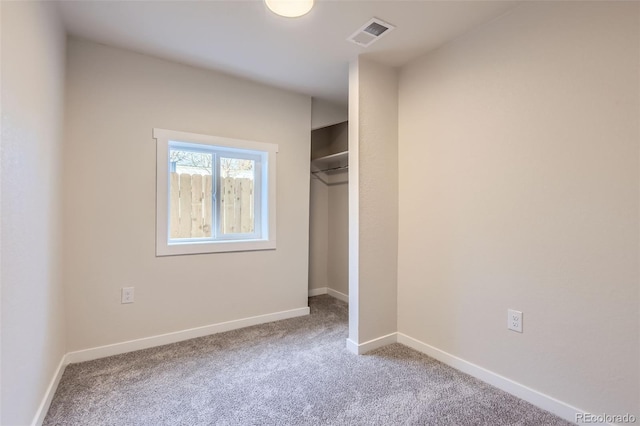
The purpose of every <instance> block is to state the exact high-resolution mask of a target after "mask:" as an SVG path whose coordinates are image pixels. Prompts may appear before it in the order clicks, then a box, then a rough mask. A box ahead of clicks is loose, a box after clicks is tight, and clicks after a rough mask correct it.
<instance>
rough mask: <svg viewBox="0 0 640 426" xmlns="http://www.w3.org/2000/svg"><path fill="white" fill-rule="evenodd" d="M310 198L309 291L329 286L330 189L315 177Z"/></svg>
mask: <svg viewBox="0 0 640 426" xmlns="http://www.w3.org/2000/svg"><path fill="white" fill-rule="evenodd" d="M309 198H310V201H309V206H310V208H309V290H313V289H317V288H326V287H327V285H328V282H327V257H328V250H329V188H328V187H327V185H325V184H324V183H323V182H322V181H321V180H320V179H318V178H316V177H315V176H314V175H311V189H310V195H309Z"/></svg>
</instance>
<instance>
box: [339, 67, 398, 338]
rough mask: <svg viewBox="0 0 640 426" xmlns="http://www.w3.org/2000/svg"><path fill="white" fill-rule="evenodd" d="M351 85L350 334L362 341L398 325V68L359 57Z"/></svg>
mask: <svg viewBox="0 0 640 426" xmlns="http://www.w3.org/2000/svg"><path fill="white" fill-rule="evenodd" d="M349 87H350V88H349V91H350V92H349V103H350V105H349V108H350V110H349V197H350V199H349V227H350V229H349V232H350V236H349V238H350V241H349V256H350V264H349V265H350V272H349V303H350V306H349V308H350V311H349V315H350V317H349V318H350V324H349V327H350V330H349V339H350V340H352V341H353V342H355V343H363V342H366V341H368V340H371V339H375V338H378V337H381V336H384V335H386V334H389V333H394V332H396V331H397V328H396V319H397V311H396V295H397V255H398V252H397V247H398V102H397V100H398V78H397V72H396V70H395V69H393V68H390V67H387V66H383V65H380V64H377V63H375V62H372V61H369V60H365V59H363V58H360V59H359V60H358V62H357V63H356V64H352V66H351V69H350V80H349ZM356 240H357V241H356ZM356 304H357V306H354V305H356Z"/></svg>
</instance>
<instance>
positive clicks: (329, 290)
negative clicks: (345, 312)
mask: <svg viewBox="0 0 640 426" xmlns="http://www.w3.org/2000/svg"><path fill="white" fill-rule="evenodd" d="M327 294H328V295H329V296H332V297H335V298H336V299H338V300H342V301H343V302H346V303H349V295H348V294H344V293H341V292H339V291H338V290H334V289H332V288H329V287H327Z"/></svg>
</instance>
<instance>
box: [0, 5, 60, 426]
mask: <svg viewBox="0 0 640 426" xmlns="http://www.w3.org/2000/svg"><path fill="white" fill-rule="evenodd" d="M51 6H52V5H51V4H45V3H39V2H2V5H1V7H2V161H1V166H2V172H1V179H2V191H1V193H2V238H1V240H2V264H1V266H0V269H1V271H2V272H1V278H2V307H1V311H2V318H1V320H0V324H1V335H2V357H1V360H2V361H1V362H2V368H1V371H0V376H1V379H0V386H1V388H0V391H1V405H2V417H1V418H0V423H2V424H3V425H20V424H30V423H31V422H32V420H33V419H34V415H35V414H36V411H37V409H38V406H39V405H40V402H41V401H42V399H43V397H44V394H45V390H46V389H47V386H48V385H49V382H50V380H51V378H52V377H53V375H54V372H55V371H56V368H57V367H58V364H59V363H60V361H61V359H62V356H63V354H64V352H65V332H64V306H63V298H62V293H63V291H62V290H63V289H62V282H61V279H60V254H61V250H60V246H61V241H62V239H63V235H62V233H61V223H62V222H61V216H60V212H61V203H60V193H61V190H60V171H61V167H62V162H61V148H62V111H63V94H64V54H65V34H64V30H63V29H62V27H61V25H60V24H59V22H58V20H57V17H56V15H55V12H54V10H53V8H52V7H51Z"/></svg>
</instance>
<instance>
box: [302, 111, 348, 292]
mask: <svg viewBox="0 0 640 426" xmlns="http://www.w3.org/2000/svg"><path fill="white" fill-rule="evenodd" d="M348 135H349V125H348V122H346V121H345V122H342V123H338V124H334V125H332V126H327V127H323V128H320V129H316V130H313V131H312V132H311V165H310V166H311V167H310V176H311V183H310V185H311V188H310V217H309V221H310V224H309V295H310V296H314V295H319V294H325V293H328V294H330V295H331V296H334V297H336V298H338V299H341V300H344V301H348V294H349V173H348V169H349V154H348V147H349V137H348Z"/></svg>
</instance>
